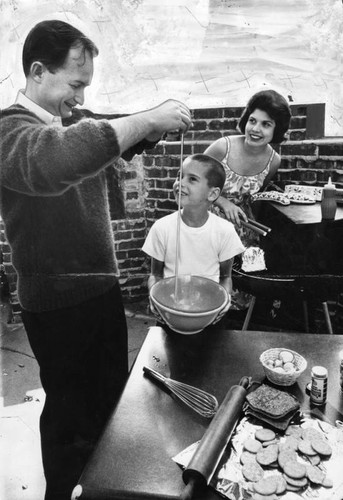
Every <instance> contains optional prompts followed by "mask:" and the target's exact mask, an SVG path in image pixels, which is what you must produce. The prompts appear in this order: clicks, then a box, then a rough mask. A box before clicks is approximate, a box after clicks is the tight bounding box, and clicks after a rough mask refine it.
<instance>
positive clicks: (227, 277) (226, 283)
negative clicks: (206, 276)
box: [219, 259, 233, 295]
mask: <svg viewBox="0 0 343 500" xmlns="http://www.w3.org/2000/svg"><path fill="white" fill-rule="evenodd" d="M232 264H233V259H228V260H224V262H220V263H219V270H220V271H219V272H220V275H219V283H220V284H221V285H222V286H223V287H224V288H225V290H226V291H227V293H228V294H229V295H231V293H232V278H231V271H232Z"/></svg>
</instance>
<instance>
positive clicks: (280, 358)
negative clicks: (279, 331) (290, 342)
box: [260, 347, 307, 386]
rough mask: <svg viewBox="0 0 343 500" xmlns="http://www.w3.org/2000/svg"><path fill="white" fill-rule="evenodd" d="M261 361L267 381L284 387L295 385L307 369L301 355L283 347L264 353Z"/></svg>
mask: <svg viewBox="0 0 343 500" xmlns="http://www.w3.org/2000/svg"><path fill="white" fill-rule="evenodd" d="M260 361H261V364H262V366H263V369H264V373H265V375H266V377H267V379H268V380H269V381H270V382H272V383H273V384H276V385H283V386H288V385H293V384H294V383H295V382H296V380H297V378H298V377H300V375H301V374H302V373H303V372H304V371H305V370H306V367H307V361H306V359H305V358H304V357H303V356H301V354H299V353H297V352H295V351H292V350H291V349H286V348H283V347H280V348H274V349H268V350H267V351H264V352H263V353H262V354H261V356H260Z"/></svg>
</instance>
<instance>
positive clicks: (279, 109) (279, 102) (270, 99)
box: [238, 90, 292, 144]
mask: <svg viewBox="0 0 343 500" xmlns="http://www.w3.org/2000/svg"><path fill="white" fill-rule="evenodd" d="M255 109H260V110H261V111H264V112H265V113H267V114H268V115H269V116H270V118H272V119H273V120H274V121H275V130H274V135H273V139H272V141H271V142H273V143H274V144H279V143H280V142H282V141H285V140H286V139H287V137H286V136H285V133H286V132H287V130H288V128H289V122H290V121H291V116H292V115H291V110H290V107H289V105H288V102H287V101H286V99H285V98H284V97H282V95H281V94H279V93H278V92H276V91H275V90H262V91H261V92H257V94H254V95H253V96H252V97H251V98H250V100H249V102H248V104H247V107H246V108H245V110H244V111H243V114H242V116H241V118H240V120H239V123H238V126H239V129H240V131H241V132H242V134H244V133H245V126H246V124H247V121H248V120H249V116H250V115H251V113H253V112H254V111H255Z"/></svg>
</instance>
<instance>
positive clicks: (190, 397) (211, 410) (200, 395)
mask: <svg viewBox="0 0 343 500" xmlns="http://www.w3.org/2000/svg"><path fill="white" fill-rule="evenodd" d="M143 371H144V373H146V374H147V375H149V376H150V377H151V378H153V379H155V380H158V381H159V382H161V384H162V385H164V387H166V388H167V389H169V391H170V392H171V393H172V394H174V395H175V396H176V397H177V398H178V399H179V400H180V401H182V402H183V403H185V404H186V405H187V406H189V407H190V408H192V409H193V410H194V411H196V412H197V413H199V414H200V415H202V416H203V417H205V418H212V417H213V416H214V415H215V413H216V411H217V409H218V401H217V399H216V398H215V396H213V395H212V394H209V393H208V392H205V391H203V390H202V389H198V388H197V387H193V386H192V385H188V384H184V383H183V382H178V381H176V380H173V379H171V378H168V377H165V376H164V375H161V373H158V372H157V371H155V370H153V369H152V368H148V367H147V366H144V367H143Z"/></svg>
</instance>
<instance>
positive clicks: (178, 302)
mask: <svg viewBox="0 0 343 500" xmlns="http://www.w3.org/2000/svg"><path fill="white" fill-rule="evenodd" d="M150 298H151V300H152V302H153V304H154V306H155V307H156V309H157V310H158V312H159V314H160V315H161V317H162V318H163V320H164V321H165V322H166V324H167V325H168V326H169V327H170V328H171V329H172V330H174V331H175V332H178V333H183V334H186V335H187V334H193V333H198V332H201V330H203V329H204V328H206V326H208V325H210V324H211V323H213V321H214V320H215V319H216V317H217V315H218V313H219V312H220V311H221V309H223V307H224V306H225V305H226V304H227V301H228V294H227V291H226V290H225V288H224V287H223V286H222V285H220V284H219V283H216V282H215V281H213V280H211V279H208V278H203V277H201V276H190V275H182V276H178V277H176V276H171V277H170V278H164V279H162V280H160V281H158V282H156V283H155V284H154V285H153V286H152V287H151V289H150Z"/></svg>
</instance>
